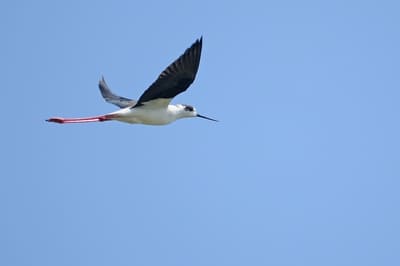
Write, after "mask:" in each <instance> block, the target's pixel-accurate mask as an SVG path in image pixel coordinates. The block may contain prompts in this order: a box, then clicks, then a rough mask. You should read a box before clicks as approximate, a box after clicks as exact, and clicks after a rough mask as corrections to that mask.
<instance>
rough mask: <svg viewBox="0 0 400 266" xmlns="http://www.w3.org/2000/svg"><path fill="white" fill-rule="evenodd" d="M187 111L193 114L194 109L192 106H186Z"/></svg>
mask: <svg viewBox="0 0 400 266" xmlns="http://www.w3.org/2000/svg"><path fill="white" fill-rule="evenodd" d="M185 111H188V112H193V107H192V106H190V105H186V106H185Z"/></svg>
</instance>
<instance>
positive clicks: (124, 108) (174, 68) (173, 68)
mask: <svg viewBox="0 0 400 266" xmlns="http://www.w3.org/2000/svg"><path fill="white" fill-rule="evenodd" d="M202 45H203V37H200V38H199V39H196V41H195V42H194V43H193V44H192V45H191V46H190V47H189V48H187V49H186V50H185V52H184V53H183V54H182V55H181V56H179V57H178V58H177V59H176V60H175V61H174V62H172V63H171V64H170V65H169V66H168V67H167V68H165V69H164V71H162V72H161V74H160V75H159V76H158V78H157V79H156V80H155V81H154V82H153V83H152V84H151V85H150V87H148V89H146V90H145V91H144V92H143V94H142V95H141V96H140V97H139V99H138V100H133V99H129V98H125V97H121V96H118V95H116V94H114V93H113V92H112V91H111V89H110V88H109V87H108V85H107V83H106V81H105V79H104V76H102V77H101V79H100V81H99V89H100V93H101V95H102V96H103V98H104V100H105V101H106V102H108V103H111V104H114V105H116V106H118V107H119V108H120V109H118V110H117V111H114V112H111V113H107V114H103V115H98V116H91V117H79V118H63V117H52V118H49V119H47V120H46V121H47V122H54V123H59V124H67V123H87V122H105V121H112V120H116V121H120V122H125V123H130V124H144V125H166V124H170V123H172V122H174V121H176V120H178V119H181V118H192V117H199V118H203V119H207V120H211V121H215V122H217V121H218V120H216V119H213V118H210V117H207V116H204V115H201V114H199V113H198V112H197V110H196V108H194V107H193V106H191V105H188V104H171V101H172V99H173V98H174V97H175V96H177V95H178V94H180V93H182V92H184V91H186V90H187V89H188V88H189V86H190V85H191V84H192V83H193V81H194V80H195V78H196V74H197V71H198V69H199V64H200V57H201V49H202Z"/></svg>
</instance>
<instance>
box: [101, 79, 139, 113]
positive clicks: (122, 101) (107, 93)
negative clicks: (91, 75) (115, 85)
mask: <svg viewBox="0 0 400 266" xmlns="http://www.w3.org/2000/svg"><path fill="white" fill-rule="evenodd" d="M99 89H100V92H101V95H102V96H103V98H104V100H106V102H109V103H112V104H115V105H116V106H118V107H120V108H125V107H129V106H134V105H135V104H136V103H137V102H136V101H135V100H132V99H128V98H125V97H121V96H118V95H115V94H114V93H112V91H111V90H110V88H108V86H107V83H106V81H105V80H104V77H101V79H100V81H99Z"/></svg>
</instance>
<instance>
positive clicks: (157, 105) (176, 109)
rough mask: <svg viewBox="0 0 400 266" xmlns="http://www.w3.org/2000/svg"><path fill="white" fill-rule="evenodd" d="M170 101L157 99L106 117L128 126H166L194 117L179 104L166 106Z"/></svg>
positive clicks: (193, 112)
mask: <svg viewBox="0 0 400 266" xmlns="http://www.w3.org/2000/svg"><path fill="white" fill-rule="evenodd" d="M169 102H170V99H157V100H153V101H150V102H149V103H147V104H144V105H142V106H139V107H135V108H131V107H126V108H123V109H120V110H118V111H115V112H112V113H110V114H108V115H106V116H108V117H109V118H111V119H112V120H118V121H121V122H126V123H130V124H145V125H166V124H169V123H172V122H174V121H175V120H177V119H179V118H184V117H195V116H196V115H197V113H196V110H193V111H191V112H188V111H185V106H184V105H181V104H177V105H172V104H168V103H169Z"/></svg>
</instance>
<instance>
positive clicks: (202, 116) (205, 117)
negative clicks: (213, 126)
mask: <svg viewBox="0 0 400 266" xmlns="http://www.w3.org/2000/svg"><path fill="white" fill-rule="evenodd" d="M197 117H200V118H204V119H208V120H211V121H214V122H218V120H215V119H212V118H209V117H207V116H204V115H199V114H197Z"/></svg>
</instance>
